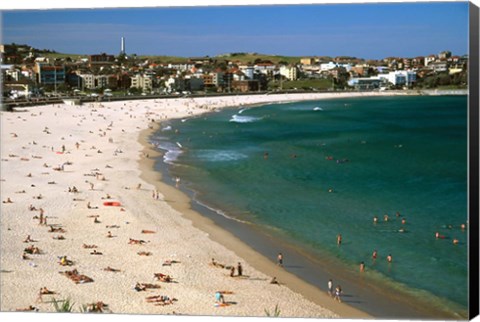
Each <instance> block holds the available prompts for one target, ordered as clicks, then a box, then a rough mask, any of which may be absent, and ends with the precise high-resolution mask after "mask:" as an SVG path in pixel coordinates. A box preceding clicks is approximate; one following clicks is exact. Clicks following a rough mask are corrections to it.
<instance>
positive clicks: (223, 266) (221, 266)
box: [210, 258, 225, 268]
mask: <svg viewBox="0 0 480 322" xmlns="http://www.w3.org/2000/svg"><path fill="white" fill-rule="evenodd" d="M210 265H212V266H215V267H220V268H225V265H224V264H220V263H218V262H216V261H215V258H212V261H211V262H210Z"/></svg>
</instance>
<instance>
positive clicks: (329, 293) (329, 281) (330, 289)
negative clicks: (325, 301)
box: [327, 279, 333, 297]
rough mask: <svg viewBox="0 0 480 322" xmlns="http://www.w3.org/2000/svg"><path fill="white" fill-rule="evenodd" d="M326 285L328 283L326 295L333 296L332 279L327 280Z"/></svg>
mask: <svg viewBox="0 0 480 322" xmlns="http://www.w3.org/2000/svg"><path fill="white" fill-rule="evenodd" d="M327 285H328V295H330V297H332V296H333V281H332V279H329V280H328V283H327Z"/></svg>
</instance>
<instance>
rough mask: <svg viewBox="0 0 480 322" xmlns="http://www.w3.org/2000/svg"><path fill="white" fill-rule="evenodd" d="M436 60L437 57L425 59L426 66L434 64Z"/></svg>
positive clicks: (432, 56)
mask: <svg viewBox="0 0 480 322" xmlns="http://www.w3.org/2000/svg"><path fill="white" fill-rule="evenodd" d="M435 60H437V57H436V56H435V55H430V56H427V57H425V66H428V65H429V64H430V63H431V62H434V61H435Z"/></svg>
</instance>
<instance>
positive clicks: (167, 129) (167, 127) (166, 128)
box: [162, 125, 172, 131]
mask: <svg viewBox="0 0 480 322" xmlns="http://www.w3.org/2000/svg"><path fill="white" fill-rule="evenodd" d="M171 130H172V127H171V126H170V125H167V126H165V127H164V128H162V131H171Z"/></svg>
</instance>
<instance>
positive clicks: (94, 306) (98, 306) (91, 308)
mask: <svg viewBox="0 0 480 322" xmlns="http://www.w3.org/2000/svg"><path fill="white" fill-rule="evenodd" d="M106 309H108V304H105V303H103V302H101V301H99V302H96V303H90V304H87V306H86V308H85V311H86V312H91V313H103V312H104V311H105V310H106Z"/></svg>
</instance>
